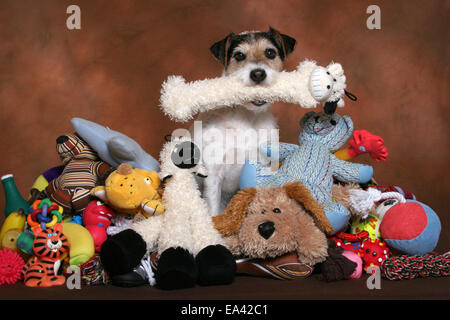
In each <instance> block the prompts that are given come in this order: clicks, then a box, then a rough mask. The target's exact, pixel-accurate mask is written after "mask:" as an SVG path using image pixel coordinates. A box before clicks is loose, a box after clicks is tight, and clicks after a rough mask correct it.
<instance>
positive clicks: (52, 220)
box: [27, 199, 63, 228]
mask: <svg viewBox="0 0 450 320" xmlns="http://www.w3.org/2000/svg"><path fill="white" fill-rule="evenodd" d="M62 211H63V208H62V207H61V206H59V205H57V204H56V203H54V202H51V201H50V200H49V199H42V200H36V201H34V202H33V204H32V205H31V208H30V209H29V214H28V216H27V223H28V225H29V226H30V228H34V227H37V226H39V225H40V226H41V228H52V227H53V226H54V225H55V224H56V223H59V222H61V221H62Z"/></svg>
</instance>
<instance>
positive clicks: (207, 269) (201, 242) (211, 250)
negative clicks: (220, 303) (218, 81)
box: [131, 138, 236, 289]
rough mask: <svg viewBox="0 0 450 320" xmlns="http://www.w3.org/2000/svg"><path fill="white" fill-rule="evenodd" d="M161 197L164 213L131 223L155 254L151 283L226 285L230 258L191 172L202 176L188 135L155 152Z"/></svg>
mask: <svg viewBox="0 0 450 320" xmlns="http://www.w3.org/2000/svg"><path fill="white" fill-rule="evenodd" d="M160 161H161V170H160V172H159V175H160V178H161V180H163V181H164V182H165V188H164V193H163V196H162V201H163V204H164V208H165V212H164V214H163V215H160V216H154V217H151V218H150V219H146V220H143V221H140V222H138V223H135V224H134V225H132V227H131V229H132V230H134V231H135V232H136V233H137V234H139V235H140V236H141V237H142V239H143V240H144V242H145V243H146V246H147V250H148V251H150V252H152V251H153V252H155V251H157V252H158V256H159V260H158V267H157V270H156V272H155V278H156V284H157V285H158V286H159V287H161V288H163V289H175V288H186V287H191V286H193V285H195V283H197V282H198V283H199V284H201V285H217V284H228V283H230V282H232V280H233V278H234V274H235V272H236V264H235V260H234V258H233V256H232V254H231V252H230V251H228V249H227V248H226V247H225V241H224V240H223V238H222V236H221V235H220V233H219V232H218V231H217V230H216V229H215V228H214V225H213V222H212V218H211V214H210V213H209V211H208V206H207V204H206V202H205V201H204V200H203V199H202V198H201V194H200V191H199V190H198V186H197V183H196V180H195V176H199V177H205V176H206V172H205V168H204V167H203V165H202V164H201V163H200V150H199V148H198V147H197V146H196V145H195V144H194V143H192V142H191V140H189V139H188V138H178V139H175V140H172V141H170V142H167V143H166V144H165V145H164V146H163V149H162V151H161V153H160Z"/></svg>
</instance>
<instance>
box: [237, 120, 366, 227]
mask: <svg viewBox="0 0 450 320" xmlns="http://www.w3.org/2000/svg"><path fill="white" fill-rule="evenodd" d="M300 126H301V127H302V128H303V130H302V131H301V132H300V134H299V145H295V144H287V143H280V145H279V150H275V151H273V150H271V148H270V146H269V147H268V148H267V149H266V150H265V153H266V154H267V155H268V156H269V157H271V158H272V159H274V158H277V156H278V159H279V160H280V161H281V162H282V165H281V167H280V168H279V169H278V171H277V172H275V173H273V172H267V171H266V172H264V171H263V169H265V168H263V167H262V166H261V165H260V164H259V163H256V164H255V163H253V164H252V163H250V162H247V163H246V164H245V165H244V167H243V169H242V173H241V188H251V187H254V186H281V185H283V184H285V183H286V182H292V181H301V182H302V183H303V184H304V185H305V186H306V187H307V188H308V189H309V190H310V191H311V194H312V195H313V197H314V198H315V199H316V200H317V202H318V203H319V204H321V205H323V206H324V211H325V214H326V216H327V218H328V220H329V221H330V222H331V224H332V226H333V228H334V232H338V231H340V230H342V229H343V228H344V227H345V226H346V225H347V223H348V220H349V217H350V213H349V211H348V209H347V208H346V207H345V206H344V205H342V204H341V203H339V202H335V201H333V200H332V198H331V187H332V186H333V178H337V179H338V180H340V181H342V182H354V183H366V182H368V181H369V180H370V179H371V178H372V174H373V168H372V167H371V166H367V165H362V164H357V163H352V162H348V161H344V160H339V159H338V158H337V157H336V156H334V155H333V152H335V151H336V150H338V149H339V148H340V147H342V146H343V145H344V144H345V142H346V141H347V140H348V139H349V138H350V136H351V135H352V133H353V122H352V120H351V119H350V117H348V116H343V117H341V116H339V115H338V114H336V113H334V114H332V115H328V114H325V113H323V112H322V113H315V112H308V113H307V114H306V115H305V116H304V117H303V118H302V119H301V121H300ZM275 153H276V154H275Z"/></svg>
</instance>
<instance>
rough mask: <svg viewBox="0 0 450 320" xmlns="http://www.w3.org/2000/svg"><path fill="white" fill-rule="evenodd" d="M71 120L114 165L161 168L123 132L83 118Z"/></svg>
mask: <svg viewBox="0 0 450 320" xmlns="http://www.w3.org/2000/svg"><path fill="white" fill-rule="evenodd" d="M71 122H72V126H73V127H74V129H75V131H76V132H77V134H78V135H79V136H80V137H82V138H83V139H84V140H85V141H86V142H87V143H89V145H90V146H91V147H92V149H94V150H95V151H96V152H97V153H98V155H99V156H100V158H101V159H102V160H103V161H105V162H107V163H109V164H110V165H112V166H113V167H118V166H119V165H120V164H122V163H129V164H130V165H132V166H133V167H134V168H139V169H144V170H148V171H158V170H159V162H158V161H157V160H156V159H155V158H153V157H152V156H151V155H149V154H148V153H147V152H145V151H144V150H143V149H142V148H141V146H140V145H139V144H138V143H137V142H136V141H134V140H133V139H131V138H130V137H128V136H126V135H124V134H123V133H120V132H118V131H114V130H112V129H110V128H108V127H104V126H102V125H99V124H97V123H95V122H92V121H88V120H84V119H81V118H73V119H72V121H71Z"/></svg>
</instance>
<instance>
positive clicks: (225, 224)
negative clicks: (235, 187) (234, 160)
mask: <svg viewBox="0 0 450 320" xmlns="http://www.w3.org/2000/svg"><path fill="white" fill-rule="evenodd" d="M255 194H256V189H255V188H249V189H242V190H240V191H239V192H238V193H236V195H235V196H234V197H233V198H232V199H231V201H230V202H229V203H228V205H227V207H226V208H225V210H224V212H223V213H222V214H221V215H220V216H215V217H213V218H212V220H213V223H214V227H215V228H216V229H217V230H218V231H219V232H220V233H221V234H222V236H224V237H227V236H230V235H233V234H235V233H238V232H239V229H240V228H241V224H242V221H244V218H245V216H246V215H247V209H248V205H249V204H250V202H252V200H253V198H254V197H255Z"/></svg>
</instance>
